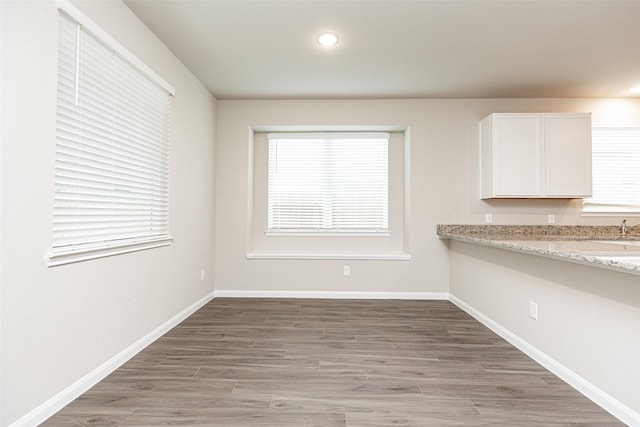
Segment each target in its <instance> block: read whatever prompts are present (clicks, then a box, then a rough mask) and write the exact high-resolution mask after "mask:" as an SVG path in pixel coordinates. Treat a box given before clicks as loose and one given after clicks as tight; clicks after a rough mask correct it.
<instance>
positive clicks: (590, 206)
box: [582, 125, 640, 216]
mask: <svg viewBox="0 0 640 427" xmlns="http://www.w3.org/2000/svg"><path fill="white" fill-rule="evenodd" d="M607 130H609V131H611V132H619V131H625V130H630V131H632V132H634V133H635V134H636V135H635V136H636V137H637V138H638V147H634V152H635V156H636V157H637V158H638V159H640V126H638V125H629V126H622V125H619V126H593V128H592V134H593V135H594V137H593V141H592V146H593V148H592V151H593V152H594V160H593V161H592V163H593V168H594V171H593V180H594V196H596V194H595V185H596V178H597V174H596V172H595V168H596V163H597V162H596V161H595V150H596V149H597V148H598V147H597V141H596V138H597V135H598V133H599V132H602V131H607ZM639 166H640V165H639ZM582 215H584V216H640V193H639V194H638V196H637V203H618V204H616V203H611V202H607V201H606V200H598V199H597V197H590V198H585V199H583V200H582Z"/></svg>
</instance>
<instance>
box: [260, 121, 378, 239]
mask: <svg viewBox="0 0 640 427" xmlns="http://www.w3.org/2000/svg"><path fill="white" fill-rule="evenodd" d="M268 141H269V172H268V174H269V179H268V181H269V182H268V228H269V230H271V231H277V230H283V231H288V230H304V231H309V230H318V231H386V230H388V227H389V225H388V151H389V150H388V146H389V135H388V134H383V133H375V134H369V133H367V134H364V133H362V134H360V133H354V134H325V135H317V134H270V135H269V136H268Z"/></svg>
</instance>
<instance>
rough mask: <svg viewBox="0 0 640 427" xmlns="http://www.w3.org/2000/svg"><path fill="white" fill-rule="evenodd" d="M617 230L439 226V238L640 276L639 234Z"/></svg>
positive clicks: (515, 226) (583, 227)
mask: <svg viewBox="0 0 640 427" xmlns="http://www.w3.org/2000/svg"><path fill="white" fill-rule="evenodd" d="M639 228H640V227H636V228H633V229H632V232H630V233H628V234H627V235H626V236H624V238H623V237H622V235H621V233H620V228H619V227H614V226H558V225H556V226H552V225H548V226H547V225H545V226H535V225H524V226H521V225H438V227H437V234H438V236H439V237H440V238H446V239H454V240H460V241H464V242H469V243H475V244H479V245H484V246H492V247H496V248H501V249H506V250H511V251H515V252H522V253H527V254H531V255H537V256H543V257H548V258H555V259H559V260H563V261H569V262H575V263H579V264H587V265H591V266H594V267H600V268H607V269H611V270H617V271H622V272H626V273H631V274H638V275H640V233H638V229H639Z"/></svg>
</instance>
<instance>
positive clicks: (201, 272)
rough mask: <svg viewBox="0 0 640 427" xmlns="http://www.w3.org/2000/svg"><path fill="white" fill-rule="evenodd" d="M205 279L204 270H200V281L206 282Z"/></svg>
mask: <svg viewBox="0 0 640 427" xmlns="http://www.w3.org/2000/svg"><path fill="white" fill-rule="evenodd" d="M204 277H205V270H204V268H203V269H202V270H200V281H204Z"/></svg>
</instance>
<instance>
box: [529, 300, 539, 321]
mask: <svg viewBox="0 0 640 427" xmlns="http://www.w3.org/2000/svg"><path fill="white" fill-rule="evenodd" d="M529 317H530V318H532V319H533V320H538V304H536V303H535V302H533V301H529Z"/></svg>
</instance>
